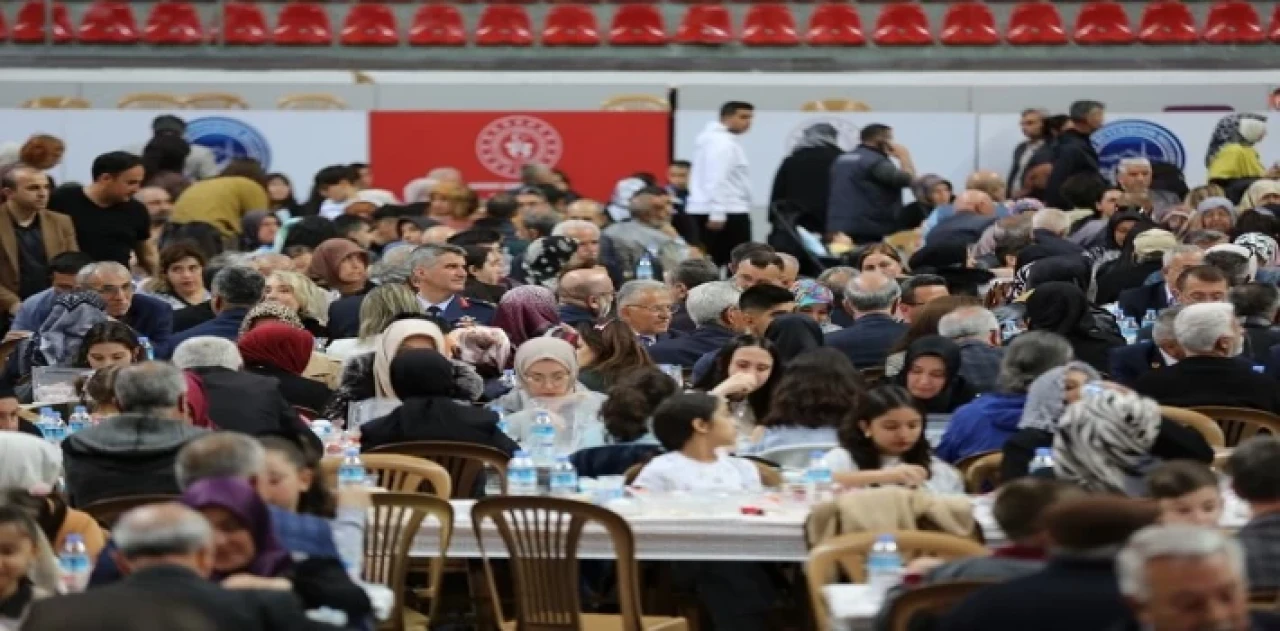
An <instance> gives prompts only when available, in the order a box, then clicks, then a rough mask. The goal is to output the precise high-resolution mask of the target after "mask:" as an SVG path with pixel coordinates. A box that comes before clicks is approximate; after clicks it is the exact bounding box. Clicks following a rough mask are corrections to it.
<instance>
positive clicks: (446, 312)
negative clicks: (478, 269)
mask: <svg viewBox="0 0 1280 631" xmlns="http://www.w3.org/2000/svg"><path fill="white" fill-rule="evenodd" d="M409 268H410V269H411V270H412V272H411V274H412V279H413V283H412V284H413V286H414V287H416V288H417V289H418V303H419V304H421V305H422V309H423V311H424V312H425V313H426V314H427V315H430V316H433V317H438V318H441V319H443V320H444V321H445V322H448V323H449V325H450V326H453V325H456V324H457V323H458V322H459V321H462V320H464V319H465V320H468V321H470V322H474V323H476V324H482V325H486V326H487V325H488V324H489V322H490V321H492V320H493V314H494V312H495V311H496V309H495V307H494V306H493V305H491V304H489V303H487V302H481V301H479V300H471V299H469V298H467V297H466V296H463V295H462V291H463V289H465V288H466V285H467V251H466V250H464V249H462V248H460V247H458V246H456V245H424V246H421V247H419V248H418V249H416V250H414V251H413V254H412V255H411V256H410V257H409Z"/></svg>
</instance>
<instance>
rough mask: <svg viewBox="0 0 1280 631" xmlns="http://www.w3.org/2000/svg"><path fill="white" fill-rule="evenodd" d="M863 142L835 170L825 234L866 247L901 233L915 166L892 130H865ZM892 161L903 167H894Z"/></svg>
mask: <svg viewBox="0 0 1280 631" xmlns="http://www.w3.org/2000/svg"><path fill="white" fill-rule="evenodd" d="M860 141H861V144H859V145H858V146H857V147H856V148H854V150H853V151H850V152H849V153H846V154H844V155H842V156H840V157H839V158H836V161H835V163H833V164H832V165H831V194H830V195H829V196H828V201H827V230H829V231H831V232H833V233H840V234H843V235H845V236H847V237H849V238H850V239H853V242H854V243H867V242H874V241H880V240H881V239H883V238H884V237H886V236H888V235H890V234H893V233H895V232H897V231H898V230H899V229H900V222H899V220H898V215H900V214H901V213H902V189H904V188H906V187H908V186H911V182H912V181H913V180H915V177H916V167H915V163H913V162H912V161H911V153H910V152H908V151H907V148H906V147H903V146H902V145H900V144H898V143H896V142H894V141H893V129H892V128H890V127H889V126H888V125H880V124H871V125H867V126H866V127H863V128H862V134H861V137H860ZM891 157H893V158H897V159H898V162H899V163H901V165H902V166H901V167H899V166H897V165H895V164H894V163H893V160H890V159H889V158H891Z"/></svg>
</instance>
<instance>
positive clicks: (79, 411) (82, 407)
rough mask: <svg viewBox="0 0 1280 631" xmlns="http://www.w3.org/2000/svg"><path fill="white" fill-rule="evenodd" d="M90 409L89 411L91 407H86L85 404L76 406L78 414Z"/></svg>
mask: <svg viewBox="0 0 1280 631" xmlns="http://www.w3.org/2000/svg"><path fill="white" fill-rule="evenodd" d="M88 411H89V408H86V407H85V406H83V405H77V406H76V414H84V413H85V412H88Z"/></svg>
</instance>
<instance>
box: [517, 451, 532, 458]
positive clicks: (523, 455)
mask: <svg viewBox="0 0 1280 631" xmlns="http://www.w3.org/2000/svg"><path fill="white" fill-rule="evenodd" d="M514 457H515V458H528V457H529V454H528V453H526V452H525V450H523V449H517V450H516V453H515V456H514Z"/></svg>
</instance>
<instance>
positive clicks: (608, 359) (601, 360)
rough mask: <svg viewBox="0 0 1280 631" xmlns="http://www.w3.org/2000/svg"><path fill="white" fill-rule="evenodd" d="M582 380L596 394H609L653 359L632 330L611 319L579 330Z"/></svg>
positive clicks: (587, 325) (586, 325) (623, 323)
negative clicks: (631, 372)
mask: <svg viewBox="0 0 1280 631" xmlns="http://www.w3.org/2000/svg"><path fill="white" fill-rule="evenodd" d="M578 336H579V339H578V365H579V366H581V367H582V370H581V371H579V373H578V381H580V382H581V383H582V385H584V386H586V387H588V388H591V389H592V390H594V391H596V392H607V391H608V390H609V388H611V387H613V384H614V383H616V382H617V381H618V379H619V378H620V377H622V376H623V375H625V374H627V373H628V372H630V371H632V370H635V369H637V368H643V367H646V366H652V365H653V360H652V359H649V354H648V353H646V352H645V350H644V347H643V346H641V345H640V342H639V340H637V339H636V334H635V333H634V332H632V331H631V327H629V326H627V324H626V323H625V322H623V321H621V320H618V319H615V318H610V319H608V320H605V321H604V322H601V323H600V324H594V325H592V324H583V325H581V326H579V327H578Z"/></svg>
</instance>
